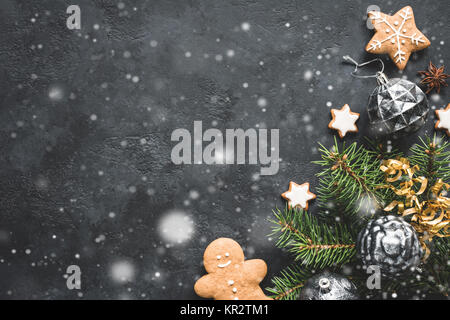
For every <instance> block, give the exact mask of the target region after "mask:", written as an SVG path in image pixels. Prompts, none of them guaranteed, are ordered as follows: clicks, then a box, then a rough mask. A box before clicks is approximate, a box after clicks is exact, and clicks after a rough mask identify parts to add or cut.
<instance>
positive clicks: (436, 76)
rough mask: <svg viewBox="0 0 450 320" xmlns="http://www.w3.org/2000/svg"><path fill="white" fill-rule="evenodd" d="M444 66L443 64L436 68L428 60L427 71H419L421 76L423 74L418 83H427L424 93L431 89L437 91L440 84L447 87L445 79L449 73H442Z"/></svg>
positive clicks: (439, 88) (439, 89)
mask: <svg viewBox="0 0 450 320" xmlns="http://www.w3.org/2000/svg"><path fill="white" fill-rule="evenodd" d="M444 68H445V66H442V67H439V68H436V66H435V65H434V64H433V63H432V62H431V61H430V64H429V66H428V71H419V74H420V75H421V76H425V78H423V79H422V81H420V83H423V84H425V85H427V87H428V90H427V92H426V93H429V92H430V91H431V90H433V89H436V91H437V93H439V92H440V91H441V86H444V87H447V83H446V82H445V79H447V78H449V77H450V75H448V74H445V73H444Z"/></svg>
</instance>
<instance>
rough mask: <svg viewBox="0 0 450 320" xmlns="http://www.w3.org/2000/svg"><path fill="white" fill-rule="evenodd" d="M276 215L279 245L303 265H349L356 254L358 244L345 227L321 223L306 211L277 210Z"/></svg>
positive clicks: (274, 222)
mask: <svg viewBox="0 0 450 320" xmlns="http://www.w3.org/2000/svg"><path fill="white" fill-rule="evenodd" d="M274 214H275V220H272V222H273V225H274V227H273V233H272V235H275V234H276V235H278V241H277V242H276V245H277V246H278V247H279V248H286V249H288V251H289V252H290V253H292V254H293V255H294V258H295V260H296V261H297V260H299V261H301V263H302V264H303V265H307V266H311V267H317V268H324V267H326V266H331V265H335V264H342V263H346V262H349V261H350V260H351V259H352V258H353V256H354V255H355V242H354V241H353V239H352V235H351V233H350V232H349V231H348V229H347V227H346V226H345V225H344V224H337V223H336V224H334V225H332V226H329V225H327V224H324V223H320V222H319V221H318V219H317V218H315V217H313V216H311V215H309V214H308V213H307V212H306V211H304V210H303V209H291V208H286V209H285V210H283V211H281V210H279V209H277V210H275V211H274Z"/></svg>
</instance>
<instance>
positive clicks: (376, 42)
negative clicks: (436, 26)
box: [368, 8, 425, 63]
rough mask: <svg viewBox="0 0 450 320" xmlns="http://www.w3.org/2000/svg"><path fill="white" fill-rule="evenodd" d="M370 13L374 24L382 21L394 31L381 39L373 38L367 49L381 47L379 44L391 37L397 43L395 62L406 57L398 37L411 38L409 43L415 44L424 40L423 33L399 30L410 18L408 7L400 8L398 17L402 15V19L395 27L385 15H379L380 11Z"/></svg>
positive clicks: (395, 23) (410, 13) (396, 22)
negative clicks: (418, 34)
mask: <svg viewBox="0 0 450 320" xmlns="http://www.w3.org/2000/svg"><path fill="white" fill-rule="evenodd" d="M371 14H372V20H374V21H375V24H378V23H382V22H384V23H385V24H386V25H387V26H388V27H389V28H390V29H391V30H392V31H393V32H394V33H393V34H391V35H390V36H388V37H387V38H385V39H383V40H381V41H380V40H373V41H372V44H371V45H370V47H369V48H368V50H375V49H377V48H381V44H382V43H383V42H385V41H388V40H391V39H392V40H391V42H392V43H397V51H396V53H395V55H394V58H397V59H396V61H395V62H396V63H398V62H400V63H401V62H402V61H405V60H406V58H405V54H406V53H405V52H403V51H402V50H401V43H403V41H402V42H401V41H400V37H402V38H406V39H411V43H414V44H415V45H416V46H418V45H419V42H421V43H424V42H425V40H424V39H423V35H420V36H417V37H416V35H417V33H414V34H413V35H410V36H407V35H404V34H402V33H401V32H400V31H401V30H402V28H403V26H404V24H405V22H406V21H408V20H409V19H412V12H410V8H405V9H402V12H401V13H400V17H402V18H403V20H402V22H401V23H400V26H399V27H398V28H397V29H396V28H395V27H394V26H392V25H391V24H390V23H389V22H388V21H387V19H386V17H385V16H381V13H380V12H379V11H372V12H371ZM398 24H399V22H398V21H395V22H394V25H398ZM406 32H407V30H406V29H403V33H406Z"/></svg>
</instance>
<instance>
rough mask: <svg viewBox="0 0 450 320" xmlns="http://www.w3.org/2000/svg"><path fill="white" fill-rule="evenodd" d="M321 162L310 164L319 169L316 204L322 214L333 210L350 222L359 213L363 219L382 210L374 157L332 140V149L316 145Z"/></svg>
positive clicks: (355, 146)
mask: <svg viewBox="0 0 450 320" xmlns="http://www.w3.org/2000/svg"><path fill="white" fill-rule="evenodd" d="M319 150H320V152H321V158H322V159H321V160H319V161H313V163H315V164H318V165H320V166H322V167H323V170H322V171H321V172H320V173H319V174H317V176H318V177H319V187H318V188H317V192H318V205H319V207H320V208H321V209H322V210H325V212H329V211H333V212H335V213H337V214H338V215H340V216H341V217H345V216H350V217H351V219H354V218H355V215H356V214H357V213H358V212H359V211H361V210H363V211H365V212H364V216H367V215H369V216H370V215H371V214H373V213H374V210H376V209H380V208H382V207H383V205H384V202H383V201H382V199H383V198H384V194H385V193H386V190H383V189H381V188H379V187H380V186H381V185H382V184H383V173H382V172H381V171H380V159H378V157H377V156H378V155H377V154H376V153H375V152H373V151H370V150H367V149H365V148H364V147H363V146H359V147H358V146H357V144H356V143H352V144H351V145H350V146H349V147H345V144H344V145H343V147H342V148H339V146H338V143H337V141H336V138H335V144H334V147H333V149H332V150H328V149H327V148H325V147H324V146H323V145H321V144H320V149H319Z"/></svg>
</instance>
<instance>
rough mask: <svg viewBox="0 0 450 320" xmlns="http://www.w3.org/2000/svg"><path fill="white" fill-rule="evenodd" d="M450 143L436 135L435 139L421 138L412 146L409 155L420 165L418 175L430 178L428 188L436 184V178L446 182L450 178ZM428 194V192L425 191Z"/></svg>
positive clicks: (415, 163)
mask: <svg viewBox="0 0 450 320" xmlns="http://www.w3.org/2000/svg"><path fill="white" fill-rule="evenodd" d="M449 146H450V143H449V142H448V141H447V139H445V140H443V139H440V138H438V137H436V135H434V137H433V139H431V138H430V137H426V138H425V139H422V138H420V143H417V144H415V145H414V146H413V147H412V148H411V150H410V151H411V155H410V156H409V159H410V162H411V164H412V165H418V166H419V168H420V170H419V171H418V172H417V173H416V176H423V177H425V178H427V179H428V190H429V188H430V187H431V186H433V185H434V183H435V182H436V180H438V179H442V180H443V181H444V182H448V181H449V180H450V166H449V163H450V151H449V150H448V149H449ZM425 195H428V192H425Z"/></svg>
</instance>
